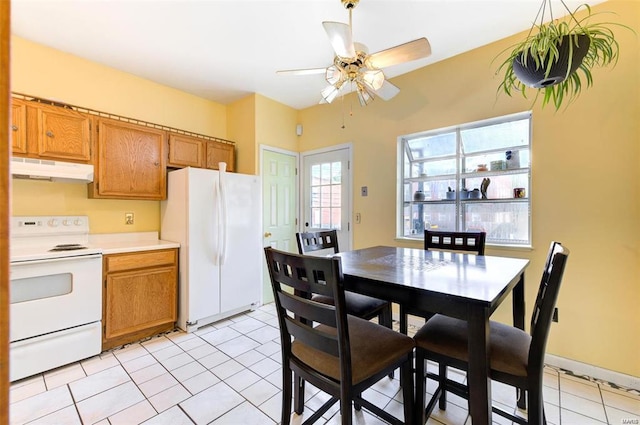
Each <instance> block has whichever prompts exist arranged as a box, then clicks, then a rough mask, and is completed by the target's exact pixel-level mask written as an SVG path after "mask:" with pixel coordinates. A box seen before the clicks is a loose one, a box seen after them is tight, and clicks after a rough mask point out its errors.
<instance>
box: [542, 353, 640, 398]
mask: <svg viewBox="0 0 640 425" xmlns="http://www.w3.org/2000/svg"><path fill="white" fill-rule="evenodd" d="M544 362H545V364H547V365H549V366H555V367H558V368H561V369H564V370H569V371H571V372H572V373H573V374H574V375H586V376H590V377H592V378H595V379H600V380H603V381H606V382H611V383H612V384H615V385H618V386H620V387H624V388H631V389H636V390H639V391H640V377H637V376H633V375H626V374H624V373H620V372H616V371H613V370H609V369H604V368H601V367H598V366H594V365H590V364H587V363H582V362H579V361H577V360H572V359H567V358H564V357H560V356H555V355H553V354H545V356H544Z"/></svg>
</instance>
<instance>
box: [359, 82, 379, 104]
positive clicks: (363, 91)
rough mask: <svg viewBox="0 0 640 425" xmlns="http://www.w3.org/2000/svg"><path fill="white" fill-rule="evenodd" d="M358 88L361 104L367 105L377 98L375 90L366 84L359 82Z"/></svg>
mask: <svg viewBox="0 0 640 425" xmlns="http://www.w3.org/2000/svg"><path fill="white" fill-rule="evenodd" d="M357 88H358V100H359V101H360V106H367V105H368V104H370V103H371V102H373V100H374V99H375V95H374V94H373V92H371V91H370V90H369V88H368V87H367V86H366V85H363V84H360V83H357Z"/></svg>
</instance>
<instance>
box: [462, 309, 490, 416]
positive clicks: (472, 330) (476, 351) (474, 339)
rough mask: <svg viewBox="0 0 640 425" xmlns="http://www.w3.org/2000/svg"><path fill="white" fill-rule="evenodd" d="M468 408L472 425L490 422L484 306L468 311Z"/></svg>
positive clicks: (487, 331)
mask: <svg viewBox="0 0 640 425" xmlns="http://www.w3.org/2000/svg"><path fill="white" fill-rule="evenodd" d="M467 326H468V327H469V341H468V344H469V370H468V372H467V382H468V385H469V410H470V412H469V413H470V414H471V418H472V420H473V425H488V424H490V423H491V381H490V380H489V314H488V311H487V310H486V309H484V308H480V307H478V308H471V309H470V311H469V321H468V324H467Z"/></svg>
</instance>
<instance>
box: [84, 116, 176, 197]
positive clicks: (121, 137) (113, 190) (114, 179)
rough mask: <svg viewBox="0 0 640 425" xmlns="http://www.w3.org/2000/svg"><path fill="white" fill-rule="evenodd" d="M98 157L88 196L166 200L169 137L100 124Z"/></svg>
mask: <svg viewBox="0 0 640 425" xmlns="http://www.w3.org/2000/svg"><path fill="white" fill-rule="evenodd" d="M97 127H98V155H97V163H96V173H95V177H96V179H95V180H94V182H93V183H91V184H90V185H89V196H90V197H93V198H116V199H165V198H166V194H167V191H166V185H167V173H166V162H165V155H164V146H165V137H166V133H165V132H164V131H162V130H158V129H155V128H149V127H144V126H141V125H137V124H131V123H126V122H121V121H116V120H106V119H102V120H100V121H99V123H98V126H97Z"/></svg>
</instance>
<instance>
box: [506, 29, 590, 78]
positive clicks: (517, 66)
mask: <svg viewBox="0 0 640 425" xmlns="http://www.w3.org/2000/svg"><path fill="white" fill-rule="evenodd" d="M571 43H573V51H571V54H572V60H571V70H570V72H569V73H567V67H568V63H569V53H570V50H571V46H570V44H571ZM590 43H591V40H590V39H589V37H588V36H586V35H584V34H577V35H565V36H563V37H562V42H561V43H560V44H559V45H558V58H557V61H556V62H555V63H554V64H553V65H552V66H551V69H550V70H549V73H548V75H545V74H546V64H545V65H544V66H540V67H538V66H536V63H535V61H534V60H533V58H532V57H531V54H530V53H528V54H527V61H526V62H527V66H528V67H525V66H524V65H523V64H522V55H519V56H516V58H515V59H514V60H513V72H514V73H515V74H516V77H518V79H519V80H520V81H522V82H523V83H524V84H526V85H528V86H530V87H533V88H536V89H540V88H544V87H548V86H552V85H555V84H558V83H561V82H562V81H564V80H565V79H566V77H567V75H570V74H571V73H573V72H575V71H576V70H577V69H578V67H579V66H580V64H581V63H582V60H583V59H584V57H585V56H586V55H587V52H588V51H589V44H590ZM534 67H535V68H534Z"/></svg>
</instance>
